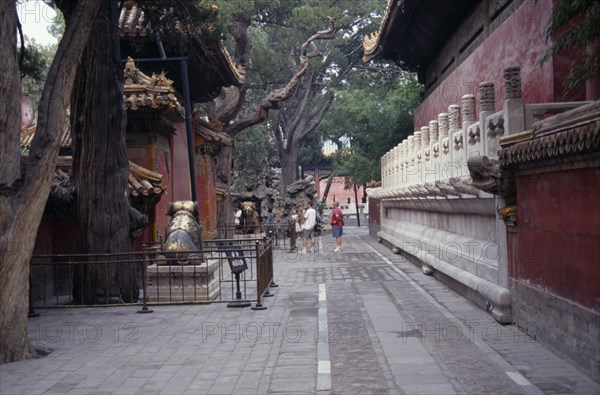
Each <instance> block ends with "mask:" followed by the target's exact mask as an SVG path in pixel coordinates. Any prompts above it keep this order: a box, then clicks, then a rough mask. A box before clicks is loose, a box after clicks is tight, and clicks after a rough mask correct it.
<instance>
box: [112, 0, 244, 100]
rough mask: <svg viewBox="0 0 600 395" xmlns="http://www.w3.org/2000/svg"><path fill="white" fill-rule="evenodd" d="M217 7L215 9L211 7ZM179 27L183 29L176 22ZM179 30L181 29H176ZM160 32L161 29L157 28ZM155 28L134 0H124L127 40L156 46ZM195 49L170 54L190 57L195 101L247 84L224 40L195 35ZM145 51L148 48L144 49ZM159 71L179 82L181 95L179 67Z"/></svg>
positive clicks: (122, 16) (121, 19)
mask: <svg viewBox="0 0 600 395" xmlns="http://www.w3.org/2000/svg"><path fill="white" fill-rule="evenodd" d="M212 7H216V6H214V5H213V6H212ZM212 23H213V22H210V23H208V25H207V26H205V28H206V30H209V31H212V29H214V26H212V25H211V24H212ZM176 26H180V24H179V23H176ZM177 28H178V27H177ZM157 30H160V29H157ZM153 33H154V32H153V30H152V27H148V23H147V21H146V18H145V16H144V12H143V11H142V9H141V8H140V7H139V6H138V5H137V2H136V1H135V0H125V1H124V4H123V7H122V9H121V13H120V15H119V34H120V36H121V37H122V38H123V39H124V40H125V41H131V42H135V43H136V44H140V43H146V44H148V48H154V47H156V44H153V43H151V40H155V39H156V37H155V35H154V34H153ZM190 45H191V46H192V47H194V50H192V51H189V53H178V54H170V55H171V56H188V58H189V62H190V67H189V72H190V75H189V79H190V85H191V92H192V101H193V102H206V101H210V100H212V99H213V98H214V97H216V96H217V95H218V94H219V91H220V89H221V87H223V86H230V85H241V84H243V83H244V82H245V70H244V68H243V67H242V66H240V65H238V64H236V63H235V61H234V60H233V58H232V57H231V55H230V54H229V52H228V51H227V48H226V47H225V45H224V44H223V41H222V40H204V36H203V35H202V33H201V32H200V33H198V34H196V35H195V38H194V39H193V40H192V42H191V44H190ZM145 51H146V52H147V51H148V49H146V50H145ZM146 52H144V56H149V57H154V56H156V54H150V55H149V54H147V53H146ZM154 66H155V67H158V70H160V69H161V68H166V69H168V70H169V75H170V76H172V77H173V78H175V79H176V80H177V83H176V84H177V86H178V90H179V91H180V92H181V86H180V83H181V78H179V77H181V75H180V71H179V65H178V64H176V63H174V64H172V65H170V64H164V63H161V64H159V65H158V66H156V65H154Z"/></svg>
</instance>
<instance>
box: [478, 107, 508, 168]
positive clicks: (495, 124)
mask: <svg viewBox="0 0 600 395" xmlns="http://www.w3.org/2000/svg"><path fill="white" fill-rule="evenodd" d="M484 125H485V129H484V137H485V138H484V139H483V140H484V149H485V150H484V152H485V156H487V157H488V158H490V159H492V158H493V159H498V150H499V149H500V138H501V137H503V136H504V135H505V134H506V133H505V130H504V112H502V111H499V112H496V113H493V114H492V115H490V116H488V117H486V118H485V123H484Z"/></svg>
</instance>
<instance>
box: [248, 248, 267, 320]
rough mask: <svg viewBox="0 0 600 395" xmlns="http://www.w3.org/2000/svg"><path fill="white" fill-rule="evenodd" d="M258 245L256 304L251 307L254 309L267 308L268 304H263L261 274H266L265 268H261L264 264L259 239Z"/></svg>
mask: <svg viewBox="0 0 600 395" xmlns="http://www.w3.org/2000/svg"><path fill="white" fill-rule="evenodd" d="M255 247H256V293H257V296H256V305H255V306H253V307H251V309H252V310H266V309H267V306H263V304H262V298H263V296H262V290H261V282H262V281H261V275H263V274H264V269H263V268H261V267H262V266H263V259H264V257H263V254H262V253H261V251H260V245H259V242H258V241H257V242H256V243H255Z"/></svg>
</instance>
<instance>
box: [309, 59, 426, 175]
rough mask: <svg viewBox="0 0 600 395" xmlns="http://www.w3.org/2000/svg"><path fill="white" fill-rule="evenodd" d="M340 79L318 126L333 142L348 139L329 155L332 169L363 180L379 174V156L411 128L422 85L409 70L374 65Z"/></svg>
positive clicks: (400, 139) (338, 173)
mask: <svg viewBox="0 0 600 395" xmlns="http://www.w3.org/2000/svg"><path fill="white" fill-rule="evenodd" d="M382 67H383V66H382ZM346 85H347V86H346V87H345V89H340V90H339V91H338V92H337V93H336V98H335V100H334V102H333V106H332V108H331V110H330V111H329V113H328V114H327V116H326V118H325V119H324V121H323V122H322V124H321V126H320V130H321V131H322V133H323V135H324V136H327V137H328V138H329V139H331V140H332V141H334V142H337V144H338V147H339V148H342V143H341V139H342V138H343V139H346V141H349V142H350V148H342V149H340V150H339V151H338V153H337V155H336V156H335V160H334V164H335V172H334V173H335V175H342V176H346V177H348V178H350V179H351V182H353V183H356V184H364V183H366V182H368V181H371V180H379V178H380V162H379V161H380V158H381V156H382V155H383V154H385V153H386V152H387V151H389V150H390V149H391V148H392V147H394V146H396V145H398V144H399V143H400V142H401V141H402V140H403V139H404V138H406V137H407V136H409V135H410V134H411V133H412V132H413V111H414V109H415V107H416V106H417V105H418V104H419V102H420V94H421V90H422V87H421V85H420V84H419V83H418V82H417V80H416V77H415V75H413V74H410V73H406V72H402V71H400V70H397V69H396V70H393V69H387V68H385V67H383V68H379V66H375V67H374V69H370V70H360V71H357V72H356V73H355V74H353V75H352V78H351V79H350V80H349V81H348V82H347V84H346Z"/></svg>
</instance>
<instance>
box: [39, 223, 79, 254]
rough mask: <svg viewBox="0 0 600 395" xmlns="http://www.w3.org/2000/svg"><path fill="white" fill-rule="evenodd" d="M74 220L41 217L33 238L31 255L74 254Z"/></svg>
mask: <svg viewBox="0 0 600 395" xmlns="http://www.w3.org/2000/svg"><path fill="white" fill-rule="evenodd" d="M75 239H76V237H75V221H74V220H73V219H70V218H69V219H64V218H51V217H43V218H42V222H41V223H40V227H39V228H38V232H37V236H36V239H35V246H34V249H33V255H52V254H74V253H75V252H76V249H75V247H76V244H75Z"/></svg>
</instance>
